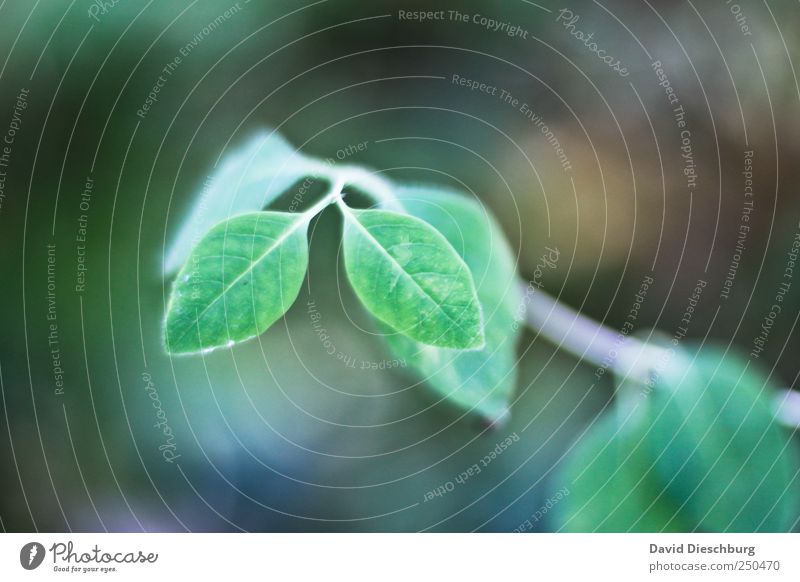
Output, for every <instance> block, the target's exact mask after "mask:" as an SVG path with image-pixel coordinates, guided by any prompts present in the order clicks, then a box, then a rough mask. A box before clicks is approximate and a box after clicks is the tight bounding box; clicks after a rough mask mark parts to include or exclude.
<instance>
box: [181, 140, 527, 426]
mask: <svg viewBox="0 0 800 582" xmlns="http://www.w3.org/2000/svg"><path fill="white" fill-rule="evenodd" d="M320 167H321V165H320V162H319V161H317V160H314V159H313V158H308V157H305V156H302V155H300V154H298V153H296V152H295V151H294V150H293V148H292V147H291V146H290V145H289V144H288V143H287V142H285V141H284V140H283V139H281V138H280V137H278V136H277V135H275V134H269V135H267V136H257V137H256V139H254V140H253V141H251V142H250V143H249V144H248V145H247V146H246V147H245V148H244V149H243V150H242V151H241V152H239V153H236V154H234V155H231V156H229V157H228V158H226V159H225V161H224V163H223V164H222V166H221V168H220V170H219V172H218V174H217V175H216V177H215V178H214V180H213V183H212V186H211V187H210V188H207V189H206V191H205V192H204V194H203V198H202V199H201V200H200V201H199V202H198V204H197V205H196V206H195V208H194V210H193V211H192V213H191V215H190V219H189V221H188V222H187V223H186V225H184V227H183V229H182V230H181V231H180V233H179V236H178V238H177V239H176V241H175V244H174V245H173V246H172V248H171V250H170V253H169V255H168V257H167V261H166V263H165V270H166V271H167V272H171V271H173V270H174V269H175V268H176V265H177V264H181V263H183V265H184V266H183V268H182V269H181V271H180V273H179V274H178V277H177V280H176V283H175V286H174V288H173V293H172V297H171V299H170V304H169V309H168V314H167V317H166V325H165V340H166V345H167V350H168V351H169V352H171V353H175V354H178V353H195V352H200V351H204V350H209V349H213V348H215V347H219V346H230V345H232V344H234V343H236V342H240V341H243V340H246V339H248V338H251V337H254V336H256V335H259V334H261V333H262V332H263V331H265V330H266V329H267V328H268V327H269V326H270V325H272V324H273V323H274V322H275V321H277V320H278V319H279V318H280V317H281V316H282V315H283V314H284V313H285V312H286V311H287V310H288V308H289V307H290V306H291V304H292V303H293V302H294V301H295V299H296V297H297V295H298V293H299V289H300V287H301V285H302V280H303V278H304V276H305V271H306V269H307V263H308V244H307V240H306V236H307V226H308V221H309V220H310V217H309V216H305V215H301V214H287V213H280V212H251V213H249V214H242V215H236V213H237V212H242V211H252V210H260V209H261V208H263V206H264V205H266V204H269V203H270V202H272V201H273V200H274V199H275V198H277V196H278V195H279V194H280V193H282V192H283V190H285V189H286V188H288V187H289V186H290V185H291V184H293V183H295V182H297V181H298V180H300V179H302V178H303V177H305V176H307V175H315V176H319V174H320ZM395 194H396V196H397V198H398V199H399V201H400V202H401V204H402V205H403V207H404V208H405V210H406V211H407V212H408V214H400V213H394V212H389V211H386V210H356V209H350V208H346V207H344V206H343V204H341V206H342V207H343V211H344V215H345V228H344V233H343V247H344V257H345V268H346V272H347V276H348V278H349V279H350V281H351V283H352V285H353V288H354V290H355V292H356V294H357V295H358V297H359V298H360V299H361V301H362V302H363V303H364V305H365V306H366V307H367V309H368V310H369V311H370V312H371V313H372V314H373V315H374V316H375V318H376V319H377V321H378V326H379V327H380V328H381V329H382V330H383V331H385V332H386V339H387V343H388V346H389V349H390V350H391V351H392V352H394V354H395V356H396V357H398V358H401V359H404V360H405V361H406V362H408V364H409V367H410V368H412V369H414V370H415V371H416V372H417V374H418V375H419V377H420V378H422V379H424V380H425V381H426V383H427V385H428V386H430V387H431V388H433V390H434V392H435V393H436V394H437V395H438V396H439V397H441V398H442V399H445V400H447V401H449V402H452V403H454V404H455V405H456V406H458V407H459V408H461V409H463V410H466V411H471V412H473V413H476V414H478V415H480V416H482V417H483V418H484V419H486V420H487V421H488V422H497V421H499V420H500V419H501V418H503V417H505V416H506V414H507V410H508V402H509V400H510V398H511V395H512V393H513V390H514V387H515V384H516V368H515V353H516V340H517V337H518V335H519V333H520V331H519V326H518V325H517V323H516V321H515V313H516V311H517V309H518V307H519V303H520V301H521V297H520V292H519V288H518V285H517V277H516V269H515V261H514V259H513V256H512V254H511V252H510V250H509V248H508V245H507V243H506V242H505V239H504V237H503V234H502V232H501V230H500V229H499V228H498V226H497V225H496V223H495V222H494V221H493V219H492V218H491V217H490V216H489V215H488V214H487V213H486V211H485V210H484V209H483V208H482V207H481V206H480V205H479V204H477V203H476V202H474V201H471V200H468V199H466V198H465V197H464V196H463V195H461V194H460V193H455V192H450V191H443V190H441V189H438V188H433V187H413V188H412V187H397V188H396V190H395ZM232 215H233V216H232ZM220 220H222V221H221V222H219V221H220ZM214 224H215V226H213V227H212V225H214ZM203 229H210V230H208V233H207V234H206V236H205V237H203V238H202V240H200V242H199V243H198V244H196V245H195V246H194V249H192V245H193V243H195V242H196V239H197V237H196V235H195V236H192V235H193V234H195V233H197V232H198V231H202V230H203ZM476 282H477V289H476Z"/></svg>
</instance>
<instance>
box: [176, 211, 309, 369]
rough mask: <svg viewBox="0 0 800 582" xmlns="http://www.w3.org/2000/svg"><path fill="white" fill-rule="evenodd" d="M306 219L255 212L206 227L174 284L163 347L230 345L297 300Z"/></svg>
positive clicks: (305, 249)
mask: <svg viewBox="0 0 800 582" xmlns="http://www.w3.org/2000/svg"><path fill="white" fill-rule="evenodd" d="M307 220H308V219H307V218H306V217H303V216H302V215H298V214H289V213H283V212H256V213H250V214H243V215H240V216H236V217H234V218H231V219H229V220H226V221H223V222H222V223H220V224H218V225H216V226H215V227H214V228H212V229H211V230H210V231H209V232H208V234H207V235H206V236H205V237H204V238H203V239H202V240H201V241H200V243H199V244H198V245H197V246H196V247H195V249H194V250H193V251H192V253H191V255H190V256H189V259H188V261H187V262H186V264H185V265H184V267H183V268H182V269H181V271H180V273H179V274H178V278H177V280H176V282H175V285H174V287H173V290H172V296H171V298H170V302H169V307H168V311H167V318H166V329H165V342H166V347H167V351H169V352H170V353H173V354H184V353H193V352H200V351H204V350H209V349H212V348H216V347H220V346H229V345H232V344H233V343H234V342H240V341H243V340H246V339H248V338H251V337H254V336H256V335H259V334H261V333H262V332H264V331H265V330H266V329H267V328H268V327H269V326H270V325H272V324H273V323H274V322H275V321H276V320H278V318H280V317H281V316H282V315H283V314H284V313H285V312H286V311H287V309H289V307H290V306H291V304H292V303H293V302H294V300H295V299H296V298H297V295H298V293H299V291H300V286H301V285H302V283H303V278H304V277H305V273H306V269H307V267H308V241H307V239H306V233H307V229H308V222H307Z"/></svg>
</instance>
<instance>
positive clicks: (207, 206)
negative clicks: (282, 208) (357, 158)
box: [164, 133, 316, 274]
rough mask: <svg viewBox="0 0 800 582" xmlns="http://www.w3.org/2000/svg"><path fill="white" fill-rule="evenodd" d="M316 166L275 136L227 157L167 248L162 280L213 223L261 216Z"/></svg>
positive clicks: (250, 143)
mask: <svg viewBox="0 0 800 582" xmlns="http://www.w3.org/2000/svg"><path fill="white" fill-rule="evenodd" d="M315 166H316V162H315V161H314V160H311V159H310V158H307V157H305V156H303V155H301V154H299V153H297V152H296V151H295V150H294V148H293V147H292V146H291V145H290V144H289V142H287V141H286V140H285V139H283V138H282V137H281V136H279V135H278V134H277V133H260V134H258V135H256V136H254V137H253V138H251V139H250V140H249V141H248V142H247V143H246V144H245V145H243V146H242V147H241V148H240V149H238V150H236V151H234V152H232V153H230V154H228V155H227V156H226V157H225V158H223V161H222V163H221V164H220V166H219V167H218V168H217V169H216V171H215V172H214V173H213V174H212V175H211V176H209V178H208V179H207V180H206V181H205V184H204V185H203V187H202V188H201V191H200V192H199V193H198V195H197V201H196V202H195V205H194V207H193V208H192V210H191V212H190V213H189V215H188V216H187V217H186V219H185V220H184V222H183V224H182V225H181V227H180V229H179V231H178V233H177V235H176V237H175V239H174V240H173V242H172V244H171V245H170V247H169V252H168V253H167V256H166V259H165V261H164V272H165V274H172V273H174V272H175V271H176V270H177V269H178V268H179V267H180V266H181V265H182V264H183V263H184V261H185V260H186V257H188V256H189V253H190V252H191V250H192V248H193V247H194V246H195V244H197V242H198V241H199V240H200V238H201V237H202V236H203V235H205V233H206V232H207V231H208V230H209V229H210V228H211V227H212V226H214V225H215V224H217V223H218V222H220V221H222V220H225V219H227V218H230V217H232V216H235V215H237V214H241V213H243V212H251V211H254V210H261V209H262V208H265V207H266V206H268V205H269V204H270V203H271V202H273V201H274V200H275V199H276V198H277V197H278V196H280V194H282V193H283V192H284V191H286V190H287V189H288V188H289V187H290V186H291V185H292V184H294V183H295V182H297V181H298V180H300V179H302V178H304V177H305V176H307V175H309V174H310V173H311V170H312V169H313V168H314V167H315Z"/></svg>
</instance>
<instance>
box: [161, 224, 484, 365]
mask: <svg viewBox="0 0 800 582" xmlns="http://www.w3.org/2000/svg"><path fill="white" fill-rule="evenodd" d="M344 213H345V216H346V219H347V224H346V226H345V234H344V254H345V263H346V266H347V273H348V276H349V278H350V281H351V282H352V285H353V288H354V289H355V291H356V293H357V294H358V296H359V297H360V298H361V300H362V302H363V303H364V305H365V306H366V307H367V309H369V310H370V311H371V312H372V313H373V314H374V315H375V316H376V317H377V318H378V319H379V320H381V321H382V322H384V323H386V324H388V325H389V326H391V327H392V328H393V329H394V330H395V331H397V332H399V333H402V334H406V335H408V336H409V337H413V338H414V339H415V340H417V341H420V342H423V343H426V344H430V345H435V346H457V347H461V348H472V347H476V346H480V345H482V344H483V326H482V322H481V312H480V308H479V305H478V302H477V296H476V292H475V288H474V284H473V282H472V276H471V274H470V272H469V269H467V266H466V265H465V264H464V262H463V260H462V259H461V258H460V257H459V256H458V255H457V254H456V252H455V251H454V250H453V248H452V246H450V244H449V243H448V242H447V241H446V240H445V238H444V237H443V236H442V235H441V234H439V233H438V232H437V231H436V230H434V229H433V228H432V227H431V226H430V225H428V224H427V223H425V222H423V221H421V220H419V219H417V218H414V217H411V216H405V215H402V214H398V213H395V212H389V211H385V210H351V209H345V210H344ZM310 218H311V217H310V216H308V215H306V214H291V213H285V212H257V213H250V214H244V215H240V216H236V217H234V218H231V219H228V220H226V221H224V222H222V223H220V224H218V225H217V226H215V227H214V228H212V229H211V230H210V231H209V233H208V234H207V235H206V236H205V237H203V239H202V240H201V241H200V243H199V244H198V245H197V246H196V247H195V249H194V250H193V251H192V253H191V255H190V256H189V260H188V261H187V262H186V265H184V267H183V269H182V270H181V272H180V273H179V275H178V280H177V282H176V284H175V287H174V289H173V294H172V298H171V301H170V305H169V309H168V314H167V325H166V342H167V347H168V349H169V351H170V352H172V353H193V352H199V351H203V350H209V349H213V348H216V347H220V346H227V345H231V344H232V343H235V342H240V341H244V340H246V339H249V338H251V337H254V336H256V335H259V334H261V333H262V332H264V331H265V330H266V329H267V328H268V327H269V326H270V325H272V324H273V323H274V322H275V321H276V320H277V319H278V318H280V317H281V316H282V315H283V314H284V313H286V311H287V310H288V309H289V307H290V306H291V305H292V303H293V302H294V301H295V299H296V298H297V295H298V293H299V291H300V287H301V285H302V282H303V278H304V277H305V273H306V269H307V267H308V241H307V239H306V236H307V228H308V221H309V220H310Z"/></svg>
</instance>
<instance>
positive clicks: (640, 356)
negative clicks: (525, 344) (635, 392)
mask: <svg viewBox="0 0 800 582" xmlns="http://www.w3.org/2000/svg"><path fill="white" fill-rule="evenodd" d="M520 288H521V292H522V294H523V301H524V304H525V323H526V324H527V325H528V327H530V328H531V329H532V330H533V331H535V332H537V333H539V335H541V336H543V337H544V338H546V339H547V340H549V341H550V342H551V343H553V344H554V345H555V346H557V347H558V348H562V349H564V350H566V351H568V352H570V353H571V354H573V355H574V356H576V357H578V358H579V359H581V360H584V361H587V362H590V363H592V364H593V365H595V366H597V367H598V369H602V370H603V373H605V371H606V370H608V371H611V372H615V373H617V374H619V375H620V376H622V377H636V376H639V377H642V378H645V377H646V374H648V373H649V371H650V370H651V369H652V368H653V367H654V366H655V364H656V363H657V362H659V361H662V360H663V358H664V350H663V348H660V347H658V346H652V345H648V344H646V343H645V342H642V341H640V340H638V339H637V338H634V337H631V336H628V335H624V334H622V333H620V332H616V331H614V330H612V329H611V328H609V327H607V326H605V325H603V324H601V323H600V322H597V321H595V320H593V319H591V318H589V317H587V316H585V315H583V314H581V313H579V312H578V311H576V310H574V309H572V308H571V307H569V306H567V305H565V304H563V303H561V302H560V301H558V300H557V299H556V298H554V297H552V296H550V295H548V294H547V293H545V292H544V291H542V290H541V289H539V288H538V287H535V286H532V285H525V284H524V283H520ZM773 409H774V412H775V417H776V418H777V420H778V421H779V422H781V423H782V424H784V425H785V426H787V427H789V428H793V429H795V428H800V394H798V393H796V392H794V391H793V390H785V389H784V390H778V391H777V392H776V394H775V396H774V397H773Z"/></svg>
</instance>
